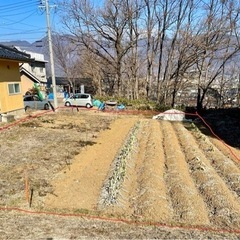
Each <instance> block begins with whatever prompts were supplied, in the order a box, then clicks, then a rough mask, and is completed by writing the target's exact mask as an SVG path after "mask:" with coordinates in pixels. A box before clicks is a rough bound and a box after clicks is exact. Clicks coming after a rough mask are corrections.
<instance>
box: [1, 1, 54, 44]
mask: <svg viewBox="0 0 240 240" xmlns="http://www.w3.org/2000/svg"><path fill="white" fill-rule="evenodd" d="M10 2H11V1H10ZM41 6H42V8H41V9H40V7H41ZM44 7H45V6H44V4H43V3H42V1H40V0H32V1H31V0H23V1H21V2H16V3H8V4H4V5H2V4H0V30H1V29H2V30H4V31H0V38H1V39H2V37H5V38H6V36H9V37H10V36H14V35H22V36H25V35H26V36H27V35H30V34H36V35H38V36H40V35H41V36H42V37H44V36H45V35H46V30H45V31H44V29H46V27H45V18H43V20H39V18H38V19H37V18H36V17H37V16H40V15H42V14H43V13H44V11H45V10H44ZM23 9H24V10H25V11H24V12H23ZM32 17H35V19H36V25H34V24H29V23H30V22H31V23H34V22H33V21H32V20H31V19H33V18H32ZM54 19H55V14H53V15H52V21H51V22H52V24H53V22H54ZM29 20H31V21H29ZM39 21H40V22H43V23H44V24H43V26H44V28H41V26H40V27H39V24H38V23H39ZM37 24H38V25H37ZM14 25H15V28H11V26H14ZM23 25H24V26H27V28H24V27H23ZM29 28H31V29H29ZM22 38H23V37H22ZM38 38H39V37H38ZM27 39H30V38H29V37H27ZM35 39H36V37H35ZM8 40H11V39H8Z"/></svg>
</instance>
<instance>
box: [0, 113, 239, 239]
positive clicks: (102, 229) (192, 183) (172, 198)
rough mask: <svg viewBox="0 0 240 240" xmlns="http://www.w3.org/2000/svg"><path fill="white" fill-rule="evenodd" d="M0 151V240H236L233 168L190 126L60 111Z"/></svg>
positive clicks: (6, 139) (22, 129) (230, 159)
mask: <svg viewBox="0 0 240 240" xmlns="http://www.w3.org/2000/svg"><path fill="white" fill-rule="evenodd" d="M0 127H1V126H0ZM232 150H233V151H234V153H235V155H237V156H240V150H239V149H238V148H232ZM0 153H1V159H0V174H1V179H0V186H1V188H0V206H1V207H2V211H0V219H1V228H0V238H1V239H46V238H48V239H83V238H84V239H86V238H135V239H136V238H140V239H144V238H165V239H167V238H168V239H169V238H171V239H172V238H175V239H176V238H188V239H189V238H201V239H202V238H214V239H222V238H228V239H238V238H239V237H240V181H239V180H240V163H239V161H238V160H236V158H235V157H234V156H233V155H232V154H231V152H229V149H228V148H226V146H224V145H223V144H222V143H221V142H220V141H219V140H218V139H216V138H214V137H211V136H206V135H204V134H203V133H202V132H200V131H199V130H198V128H197V127H196V125H195V124H192V123H179V122H168V121H158V120H152V119H149V118H146V117H144V116H141V115H138V116H133V115H120V114H116V113H102V112H98V111H94V110H93V111H84V110H82V111H81V110H80V111H79V112H77V111H75V110H74V111H73V110H71V109H64V110H59V111H58V112H56V113H49V114H47V115H44V116H41V117H38V118H30V119H29V120H28V121H25V122H22V123H21V124H18V125H16V126H14V127H11V128H9V129H7V130H4V131H1V132H0ZM119 166H120V167H119ZM26 186H27V187H26ZM106 199H108V201H106ZM11 207H15V208H21V209H25V210H29V211H32V212H35V213H34V214H29V213H24V212H19V211H15V210H12V211H9V210H7V211H4V210H3V209H4V208H7V209H11ZM36 212H51V213H54V214H60V213H61V214H64V215H53V214H40V213H39V214H37V213H36ZM71 214H72V215H71ZM82 214H84V216H85V217H80V215H81V216H82ZM93 216H94V217H96V216H98V217H100V218H111V219H125V220H126V221H128V224H127V223H124V222H118V221H106V220H104V219H102V220H101V219H93V218H92V217H93ZM133 222H142V224H134V223H133ZM146 222H151V223H154V224H153V225H149V224H146ZM130 223H131V224H130ZM163 225H166V227H164V226H163ZM167 226H168V227H167ZM180 226H181V227H180ZM178 227H180V228H178ZM203 229H205V230H203ZM207 229H208V230H207ZM211 229H218V230H216V231H212V230H211ZM221 229H222V231H221Z"/></svg>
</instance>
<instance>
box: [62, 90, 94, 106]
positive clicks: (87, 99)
mask: <svg viewBox="0 0 240 240" xmlns="http://www.w3.org/2000/svg"><path fill="white" fill-rule="evenodd" d="M65 106H67V107H70V106H80V107H86V108H91V107H92V106H93V97H92V95H91V94H88V93H76V94H74V95H72V96H71V97H69V98H67V99H66V100H65Z"/></svg>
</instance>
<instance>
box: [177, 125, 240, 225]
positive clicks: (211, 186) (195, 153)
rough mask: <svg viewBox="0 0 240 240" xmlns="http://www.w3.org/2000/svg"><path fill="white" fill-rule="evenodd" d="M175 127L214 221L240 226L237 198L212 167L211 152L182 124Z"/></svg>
mask: <svg viewBox="0 0 240 240" xmlns="http://www.w3.org/2000/svg"><path fill="white" fill-rule="evenodd" d="M175 130H176V132H177V134H178V137H179V141H180V142H181V145H182V149H184V153H185V156H186V159H187V163H188V165H189V169H190V172H191V176H192V178H193V179H194V181H195V184H196V186H197V188H198V189H199V192H200V193H201V195H202V197H203V199H204V201H205V203H206V205H207V206H208V208H209V218H210V221H211V223H212V224H216V225H218V226H223V227H226V226H227V227H232V228H239V227H240V205H239V202H238V199H236V197H235V195H234V194H233V193H232V191H231V190H229V188H228V186H227V185H226V183H225V181H224V180H223V179H222V177H221V176H220V175H219V174H218V172H217V171H216V170H215V168H214V167H213V166H212V164H211V161H212V160H211V158H209V156H208V153H205V152H204V151H203V150H202V149H201V148H200V147H199V145H198V141H197V140H196V139H195V138H194V137H193V135H192V134H191V133H190V132H189V131H188V130H187V129H186V128H185V127H184V126H183V125H182V124H176V126H175ZM209 147H210V146H209Z"/></svg>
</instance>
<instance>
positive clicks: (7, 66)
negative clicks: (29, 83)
mask: <svg viewBox="0 0 240 240" xmlns="http://www.w3.org/2000/svg"><path fill="white" fill-rule="evenodd" d="M32 61H34V60H33V59H31V57H30V55H29V54H26V53H24V52H21V51H19V50H17V49H14V48H11V47H7V46H4V45H1V44H0V114H1V115H2V114H5V113H11V114H19V113H21V112H23V111H24V103H23V94H24V93H23V92H22V85H21V78H20V71H19V64H20V63H26V62H32Z"/></svg>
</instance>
